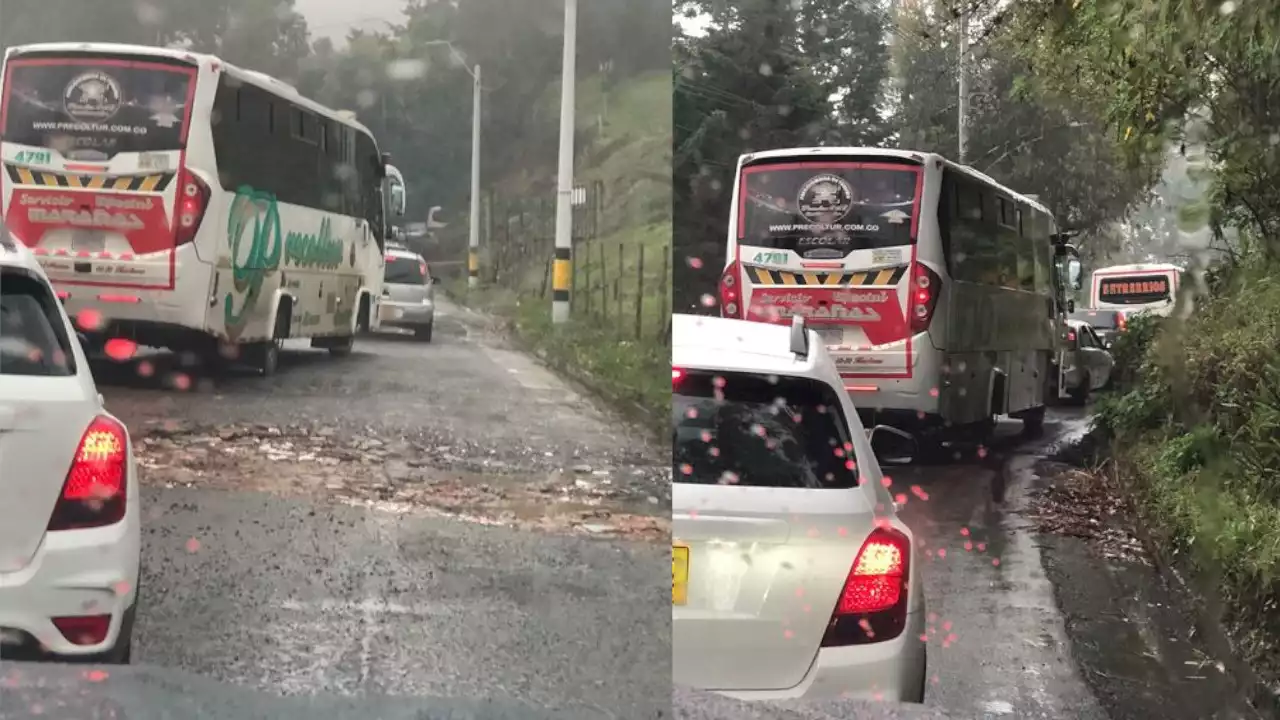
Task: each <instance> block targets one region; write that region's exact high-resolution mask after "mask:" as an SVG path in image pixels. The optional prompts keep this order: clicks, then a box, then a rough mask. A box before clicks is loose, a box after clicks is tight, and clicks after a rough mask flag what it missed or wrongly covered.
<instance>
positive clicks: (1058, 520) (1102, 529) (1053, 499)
mask: <svg viewBox="0 0 1280 720" xmlns="http://www.w3.org/2000/svg"><path fill="white" fill-rule="evenodd" d="M1047 481H1048V483H1049V484H1048V485H1047V486H1045V487H1043V488H1039V489H1036V490H1034V491H1032V493H1031V507H1030V509H1029V511H1028V513H1027V517H1028V518H1030V519H1031V520H1033V521H1034V522H1035V523H1036V526H1037V528H1038V529H1039V531H1040V532H1042V533H1047V534H1052V535H1064V536H1068V537H1077V538H1082V539H1084V540H1088V541H1089V542H1090V545H1091V546H1093V547H1094V548H1095V549H1096V550H1097V551H1098V552H1099V553H1100V554H1101V555H1102V556H1103V557H1105V558H1107V559H1110V560H1123V561H1127V562H1138V563H1142V564H1150V561H1149V560H1148V558H1147V554H1146V551H1145V550H1144V549H1143V547H1142V542H1141V541H1140V540H1138V538H1137V536H1135V535H1134V534H1133V531H1132V530H1130V528H1129V523H1130V518H1132V514H1131V512H1130V509H1129V506H1128V504H1127V502H1126V500H1125V498H1124V496H1123V495H1122V494H1121V492H1120V491H1119V489H1118V488H1116V487H1114V486H1113V485H1112V484H1111V482H1110V481H1109V480H1108V478H1107V476H1106V474H1105V473H1104V472H1101V471H1097V472H1095V471H1089V470H1082V469H1079V468H1065V467H1061V466H1059V467H1058V468H1057V471H1056V472H1053V473H1050V474H1048V475H1047Z"/></svg>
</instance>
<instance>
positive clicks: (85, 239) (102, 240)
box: [71, 230, 107, 253]
mask: <svg viewBox="0 0 1280 720" xmlns="http://www.w3.org/2000/svg"><path fill="white" fill-rule="evenodd" d="M106 246H107V238H106V235H104V234H103V233H102V231H100V230H74V231H72V234H71V249H72V250H75V251H76V252H91V253H100V252H102V250H103V248H105V247H106Z"/></svg>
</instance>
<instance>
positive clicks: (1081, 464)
mask: <svg viewBox="0 0 1280 720" xmlns="http://www.w3.org/2000/svg"><path fill="white" fill-rule="evenodd" d="M1039 460H1040V462H1045V461H1048V462H1059V463H1063V464H1066V465H1070V466H1071V467H1074V468H1077V469H1080V470H1083V471H1085V472H1087V473H1090V474H1093V475H1096V474H1097V472H1098V470H1097V468H1098V466H1099V465H1100V464H1101V462H1102V461H1104V460H1105V461H1109V460H1110V451H1109V448H1107V447H1104V446H1103V445H1102V444H1101V443H1100V442H1099V436H1098V435H1097V431H1096V430H1093V429H1090V430H1089V431H1087V432H1085V433H1084V434H1083V435H1081V436H1080V437H1079V438H1077V439H1075V440H1074V441H1071V442H1067V443H1064V444H1063V445H1061V446H1060V447H1058V448H1056V449H1052V452H1050V453H1048V454H1041V457H1040V459H1039ZM1041 482H1044V483H1046V484H1047V483H1050V482H1051V480H1050V479H1049V478H1041ZM1116 486H1117V487H1118V488H1119V489H1120V491H1121V492H1122V493H1124V495H1125V498H1124V499H1125V501H1126V502H1127V504H1128V510H1127V511H1126V515H1127V517H1125V518H1124V520H1125V521H1126V524H1127V525H1128V529H1130V530H1132V531H1133V534H1134V536H1136V537H1137V539H1138V541H1139V542H1140V543H1141V544H1142V547H1143V549H1144V550H1145V551H1146V553H1147V555H1148V556H1149V557H1150V559H1151V565H1152V568H1153V569H1154V570H1155V572H1156V575H1157V576H1158V577H1159V578H1160V580H1161V581H1162V582H1164V583H1165V585H1166V587H1168V588H1170V589H1171V590H1172V591H1173V592H1172V595H1173V596H1174V597H1177V598H1181V599H1182V602H1181V603H1180V605H1181V607H1179V608H1178V609H1179V610H1181V611H1182V612H1183V614H1185V615H1187V616H1188V617H1190V618H1191V619H1192V620H1193V623H1194V629H1195V632H1196V634H1197V635H1199V636H1200V637H1201V638H1202V640H1203V642H1204V643H1205V645H1206V646H1207V649H1208V651H1209V653H1210V654H1211V656H1212V659H1213V660H1215V661H1218V662H1220V663H1222V665H1223V668H1224V669H1225V674H1226V675H1227V677H1228V678H1229V679H1230V681H1231V682H1232V683H1233V684H1234V685H1235V687H1236V689H1237V691H1238V692H1239V694H1240V695H1241V697H1242V699H1244V700H1245V701H1246V702H1247V703H1248V704H1249V705H1250V706H1251V707H1252V709H1253V710H1254V711H1255V712H1257V713H1259V714H1260V715H1263V716H1265V717H1268V718H1273V719H1280V697H1278V696H1277V695H1276V693H1274V692H1272V691H1271V690H1270V689H1268V688H1267V686H1266V685H1265V683H1264V682H1263V681H1262V680H1261V679H1260V678H1259V677H1258V675H1257V673H1255V672H1254V671H1253V668H1252V667H1251V666H1250V665H1249V663H1248V662H1247V661H1245V660H1244V659H1242V658H1241V657H1240V656H1239V654H1238V653H1236V652H1235V648H1234V646H1233V644H1232V642H1231V638H1230V635H1229V634H1228V633H1227V631H1226V628H1225V627H1223V625H1222V622H1221V620H1220V618H1219V617H1217V616H1215V615H1214V614H1213V613H1212V611H1211V610H1210V608H1211V607H1213V606H1215V605H1216V604H1217V603H1213V602H1211V601H1210V598H1209V597H1208V596H1207V595H1206V594H1205V593H1204V592H1203V591H1202V590H1201V588H1200V587H1199V586H1198V585H1197V584H1196V582H1195V578H1196V573H1195V572H1194V570H1189V569H1188V568H1184V567H1182V566H1181V564H1180V563H1178V562H1177V560H1176V559H1173V558H1170V557H1169V556H1168V553H1166V552H1165V551H1164V548H1163V547H1162V546H1161V545H1160V544H1159V543H1157V542H1156V541H1155V538H1154V537H1153V536H1152V535H1151V533H1150V532H1149V531H1148V529H1147V527H1146V526H1145V525H1144V524H1143V523H1142V522H1141V519H1140V518H1139V517H1137V516H1136V515H1135V514H1134V508H1136V507H1137V505H1136V503H1137V499H1136V498H1135V497H1134V494H1133V491H1132V489H1131V488H1130V486H1129V485H1128V483H1127V482H1125V480H1124V479H1123V478H1117V483H1116ZM1189 578H1190V579H1189Z"/></svg>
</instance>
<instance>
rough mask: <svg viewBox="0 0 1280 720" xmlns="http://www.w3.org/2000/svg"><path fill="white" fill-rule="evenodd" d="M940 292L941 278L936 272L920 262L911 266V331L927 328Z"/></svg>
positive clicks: (917, 331)
mask: <svg viewBox="0 0 1280 720" xmlns="http://www.w3.org/2000/svg"><path fill="white" fill-rule="evenodd" d="M941 292H942V278H940V277H938V274H937V273H935V272H934V271H932V270H930V269H929V268H928V267H927V266H925V265H923V264H921V263H914V264H913V265H912V266H911V332H913V333H922V332H924V331H926V330H928V329H929V322H930V321H931V320H933V310H934V308H936V307H937V306H938V295H939V294H940V293H941Z"/></svg>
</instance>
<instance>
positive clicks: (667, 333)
mask: <svg viewBox="0 0 1280 720" xmlns="http://www.w3.org/2000/svg"><path fill="white" fill-rule="evenodd" d="M658 277H660V278H662V279H661V280H659V281H658V285H659V288H660V289H661V292H662V314H661V315H659V317H664V318H666V319H667V320H666V322H665V323H663V331H662V338H661V339H662V344H663V345H670V344H671V288H670V285H669V284H668V283H669V282H670V279H669V278H670V277H671V250H670V249H669V248H668V247H667V246H665V245H664V246H663V247H662V274H661V275H659V276H658Z"/></svg>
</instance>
